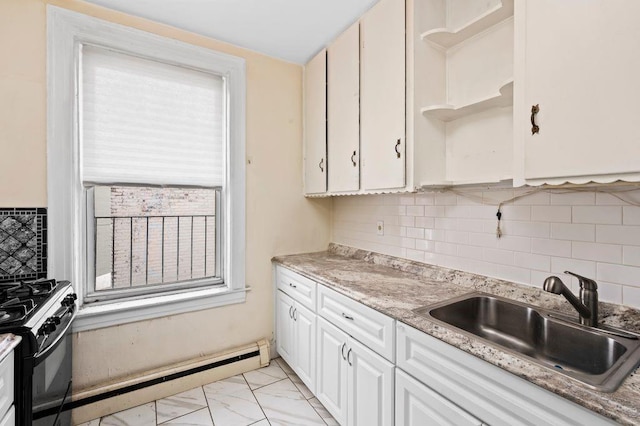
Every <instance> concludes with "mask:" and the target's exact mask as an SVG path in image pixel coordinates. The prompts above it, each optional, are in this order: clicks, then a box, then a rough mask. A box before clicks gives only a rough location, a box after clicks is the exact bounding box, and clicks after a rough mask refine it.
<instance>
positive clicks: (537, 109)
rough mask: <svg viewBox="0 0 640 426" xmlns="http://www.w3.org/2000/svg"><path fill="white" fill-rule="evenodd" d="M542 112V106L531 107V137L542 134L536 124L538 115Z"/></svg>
mask: <svg viewBox="0 0 640 426" xmlns="http://www.w3.org/2000/svg"><path fill="white" fill-rule="evenodd" d="M539 112H540V104H536V105H532V106H531V136H533V135H535V134H536V133H540V127H539V126H538V125H537V124H536V114H538V113H539Z"/></svg>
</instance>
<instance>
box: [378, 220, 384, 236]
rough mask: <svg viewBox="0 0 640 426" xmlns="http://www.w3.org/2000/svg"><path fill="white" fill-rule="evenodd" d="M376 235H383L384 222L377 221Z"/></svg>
mask: <svg viewBox="0 0 640 426" xmlns="http://www.w3.org/2000/svg"><path fill="white" fill-rule="evenodd" d="M376 233H377V234H378V235H384V222H383V221H381V220H379V221H378V223H377V225H376Z"/></svg>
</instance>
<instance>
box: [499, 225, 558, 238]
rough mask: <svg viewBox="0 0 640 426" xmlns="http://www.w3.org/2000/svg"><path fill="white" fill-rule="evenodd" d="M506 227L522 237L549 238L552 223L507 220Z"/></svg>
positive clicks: (509, 231)
mask: <svg viewBox="0 0 640 426" xmlns="http://www.w3.org/2000/svg"><path fill="white" fill-rule="evenodd" d="M505 229H506V230H507V232H508V233H509V234H511V235H519V236H522V237H538V238H549V236H550V235H551V231H550V229H551V224H550V223H549V222H509V221H505Z"/></svg>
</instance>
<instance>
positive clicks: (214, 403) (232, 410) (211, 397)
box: [204, 375, 265, 426]
mask: <svg viewBox="0 0 640 426" xmlns="http://www.w3.org/2000/svg"><path fill="white" fill-rule="evenodd" d="M204 393H205V396H206V399H207V402H208V403H209V410H210V411H211V417H213V421H214V423H215V425H216V426H232V425H233V426H247V425H250V424H253V423H255V422H257V421H258V420H262V419H264V417H265V416H264V413H263V411H262V409H261V408H260V406H259V405H258V402H257V401H256V399H255V397H254V395H253V393H252V392H251V389H249V385H248V384H247V382H246V381H245V380H244V378H243V377H242V375H238V376H234V377H230V378H228V379H224V380H220V381H217V382H215V383H211V384H209V385H205V386H204Z"/></svg>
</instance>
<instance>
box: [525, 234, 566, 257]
mask: <svg viewBox="0 0 640 426" xmlns="http://www.w3.org/2000/svg"><path fill="white" fill-rule="evenodd" d="M531 253H538V254H548V255H550V256H562V257H571V241H561V240H548V239H543V238H532V239H531Z"/></svg>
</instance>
